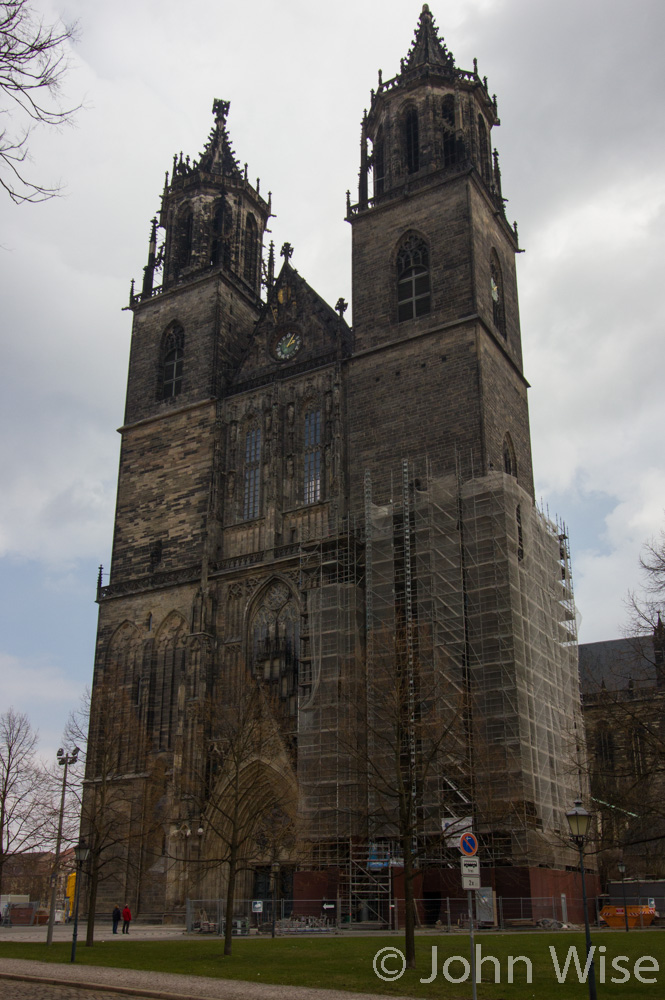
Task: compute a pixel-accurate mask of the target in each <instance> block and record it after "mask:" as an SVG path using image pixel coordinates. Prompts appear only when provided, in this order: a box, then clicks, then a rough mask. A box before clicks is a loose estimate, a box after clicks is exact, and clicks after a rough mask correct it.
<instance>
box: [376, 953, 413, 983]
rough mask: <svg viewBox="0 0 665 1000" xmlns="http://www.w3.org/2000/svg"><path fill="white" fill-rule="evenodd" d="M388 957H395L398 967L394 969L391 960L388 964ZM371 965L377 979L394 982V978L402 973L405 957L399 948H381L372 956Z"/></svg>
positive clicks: (397, 977)
mask: <svg viewBox="0 0 665 1000" xmlns="http://www.w3.org/2000/svg"><path fill="white" fill-rule="evenodd" d="M390 959H397V962H398V964H399V965H400V968H399V969H396V968H395V967H394V965H393V963H392V962H390V965H388V962H389V961H390ZM372 966H373V968H374V972H375V973H376V975H377V976H378V977H379V979H383V981H384V983H394V982H395V980H396V979H400V978H401V977H402V976H403V975H404V970H405V969H406V958H405V957H404V953H403V952H401V951H400V950H399V948H381V950H380V951H377V953H376V955H375V956H374V960H373V961H372Z"/></svg>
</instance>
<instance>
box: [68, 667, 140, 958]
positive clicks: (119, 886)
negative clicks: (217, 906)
mask: <svg viewBox="0 0 665 1000" xmlns="http://www.w3.org/2000/svg"><path fill="white" fill-rule="evenodd" d="M123 681H124V677H123V676H121V671H120V670H118V669H114V668H113V666H108V667H107V668H106V669H105V670H104V671H103V673H102V674H100V679H99V681H98V682H97V689H96V691H95V699H94V701H93V704H92V711H91V709H90V695H89V694H88V695H86V696H84V698H83V700H82V704H81V706H80V708H79V709H78V711H76V712H74V713H72V715H71V716H70V719H69V722H68V725H67V730H66V734H65V738H66V741H67V742H68V743H74V744H76V745H77V746H79V747H81V749H82V750H83V753H82V754H81V756H80V758H79V764H77V765H76V767H75V769H74V771H75V773H76V771H78V785H77V784H76V782H73V784H72V792H73V793H74V794H76V795H77V796H78V799H79V804H80V832H81V834H82V835H83V837H84V838H85V840H86V842H87V846H88V847H89V849H90V854H89V856H88V861H87V862H86V866H85V867H86V874H87V880H88V883H87V884H88V900H87V908H88V924H87V936H86V945H87V946H91V945H92V944H93V943H94V934H95V911H96V907H97V896H98V891H99V886H100V883H102V882H104V881H106V880H109V881H110V882H114V883H115V888H116V892H117V893H118V894H124V895H125V896H127V890H126V885H127V883H128V882H131V883H133V884H136V882H137V872H138V870H139V867H140V864H141V856H142V853H143V848H144V841H145V839H146V829H147V827H148V826H149V825H150V824H151V823H152V822H153V816H154V812H155V811H154V809H153V808H152V806H153V805H154V803H152V802H150V803H148V801H147V800H148V799H150V798H151V796H152V795H153V792H154V788H153V785H152V783H151V778H155V775H154V774H153V771H154V769H155V762H154V761H152V762H150V761H149V759H148V756H149V755H148V754H147V752H146V751H147V748H146V746H145V737H144V733H143V729H142V727H141V725H140V723H139V718H138V714H137V706H136V705H134V704H132V702H131V699H130V697H129V695H128V693H127V690H126V685H125V684H124V683H123ZM154 822H155V823H156V822H157V821H156V820H154ZM121 890H122V893H121ZM123 901H126V900H123Z"/></svg>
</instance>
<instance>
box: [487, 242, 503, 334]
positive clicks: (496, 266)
mask: <svg viewBox="0 0 665 1000" xmlns="http://www.w3.org/2000/svg"><path fill="white" fill-rule="evenodd" d="M490 286H491V291H492V319H493V320H494V325H495V327H496V328H497V329H498V331H499V333H500V334H501V335H502V336H504V337H505V336H506V308H505V304H504V301H503V274H502V273H501V264H500V263H499V258H498V256H497V253H496V250H492V254H491V256H490Z"/></svg>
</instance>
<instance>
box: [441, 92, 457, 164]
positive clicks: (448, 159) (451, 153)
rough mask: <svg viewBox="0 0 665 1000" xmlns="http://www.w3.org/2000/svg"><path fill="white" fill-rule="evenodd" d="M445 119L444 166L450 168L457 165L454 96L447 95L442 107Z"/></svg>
mask: <svg viewBox="0 0 665 1000" xmlns="http://www.w3.org/2000/svg"><path fill="white" fill-rule="evenodd" d="M441 116H442V118H443V165H444V167H450V166H452V164H453V163H455V161H456V159H457V156H456V149H455V143H456V140H455V98H454V97H453V95H452V94H446V96H445V97H444V99H443V104H442V107H441Z"/></svg>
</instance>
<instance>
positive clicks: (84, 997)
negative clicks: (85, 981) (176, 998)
mask: <svg viewBox="0 0 665 1000" xmlns="http://www.w3.org/2000/svg"><path fill="white" fill-rule="evenodd" d="M0 987H1V988H2V990H3V992H4V991H5V990H6V991H7V992H6V993H5V996H7V997H11V1000H109V998H112V997H113V996H117V994H113V993H109V992H108V991H107V990H87V989H81V987H80V986H52V985H50V984H49V983H34V982H26V981H24V980H23V981H22V980H16V979H15V980H8V979H2V978H0ZM123 996H124V998H125V1000H145V997H139V996H138V995H137V994H131V993H123Z"/></svg>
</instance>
